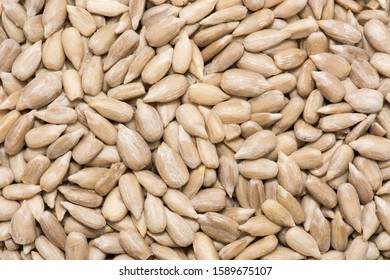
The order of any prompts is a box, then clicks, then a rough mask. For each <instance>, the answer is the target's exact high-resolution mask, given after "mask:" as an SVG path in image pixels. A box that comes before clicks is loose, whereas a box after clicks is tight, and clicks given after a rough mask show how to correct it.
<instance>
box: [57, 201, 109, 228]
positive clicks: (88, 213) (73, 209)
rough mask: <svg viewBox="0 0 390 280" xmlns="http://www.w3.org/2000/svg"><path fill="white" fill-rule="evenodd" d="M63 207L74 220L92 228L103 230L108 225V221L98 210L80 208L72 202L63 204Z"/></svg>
mask: <svg viewBox="0 0 390 280" xmlns="http://www.w3.org/2000/svg"><path fill="white" fill-rule="evenodd" d="M61 205H62V206H63V207H64V208H65V209H66V210H68V212H69V214H70V215H71V216H72V217H73V218H74V219H76V220H77V221H79V222H80V223H82V224H84V225H86V226H88V227H90V228H93V229H101V228H103V227H104V226H105V225H106V220H105V219H104V217H103V216H102V215H101V214H100V213H99V212H97V211H96V210H93V209H90V208H86V207H83V206H78V205H75V204H73V203H70V202H61Z"/></svg>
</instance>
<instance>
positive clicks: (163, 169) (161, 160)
mask: <svg viewBox="0 0 390 280" xmlns="http://www.w3.org/2000/svg"><path fill="white" fill-rule="evenodd" d="M154 162H155V165H156V168H157V170H158V173H159V174H160V176H161V177H162V179H163V180H164V181H165V183H166V184H167V185H168V186H170V187H171V188H180V187H182V186H183V185H184V184H185V183H186V182H187V181H188V179H189V172H188V169H187V166H186V165H185V163H184V161H183V159H182V158H181V156H180V155H179V154H178V153H177V152H175V151H174V150H172V149H171V148H170V147H168V145H167V144H165V143H162V144H161V145H160V146H159V147H158V149H157V152H156V154H155V157H154Z"/></svg>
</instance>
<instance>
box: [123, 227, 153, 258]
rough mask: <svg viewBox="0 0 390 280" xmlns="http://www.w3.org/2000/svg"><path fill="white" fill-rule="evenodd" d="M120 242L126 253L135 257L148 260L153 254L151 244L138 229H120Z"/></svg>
mask: <svg viewBox="0 0 390 280" xmlns="http://www.w3.org/2000/svg"><path fill="white" fill-rule="evenodd" d="M119 242H120V244H121V246H122V247H123V249H124V250H125V251H126V253H128V254H129V255H130V256H131V257H133V258H135V259H139V260H146V259H147V258H149V257H150V256H151V255H152V251H151V250H150V248H149V246H148V245H147V243H146V242H145V240H144V239H143V237H142V236H141V235H140V233H139V232H138V231H137V230H136V229H133V228H128V229H126V230H122V231H120V233H119Z"/></svg>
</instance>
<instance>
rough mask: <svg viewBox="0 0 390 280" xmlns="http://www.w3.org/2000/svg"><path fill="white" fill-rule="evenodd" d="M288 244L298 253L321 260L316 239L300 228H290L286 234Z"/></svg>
mask: <svg viewBox="0 0 390 280" xmlns="http://www.w3.org/2000/svg"><path fill="white" fill-rule="evenodd" d="M286 242H287V244H288V245H289V246H290V247H291V248H292V249H294V250H296V251H297V252H298V253H300V254H302V255H305V256H311V257H314V258H316V259H320V258H321V254H320V251H319V249H318V245H317V242H316V241H315V239H314V238H313V237H312V236H311V235H310V234H308V233H307V232H306V231H304V230H303V229H301V228H300V227H293V228H290V229H289V230H288V231H287V233H286Z"/></svg>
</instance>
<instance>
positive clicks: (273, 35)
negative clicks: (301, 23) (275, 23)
mask: <svg viewBox="0 0 390 280" xmlns="http://www.w3.org/2000/svg"><path fill="white" fill-rule="evenodd" d="M289 37H290V33H287V32H284V31H275V30H273V29H263V30H260V31H257V32H254V33H252V34H250V35H248V36H247V37H245V39H244V41H243V44H244V47H245V49H246V50H247V51H249V52H260V51H264V50H266V49H269V48H271V47H274V46H276V45H278V44H279V43H281V42H283V41H284V40H286V39H288V38H289ZM259 42H261V44H260V43H259Z"/></svg>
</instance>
